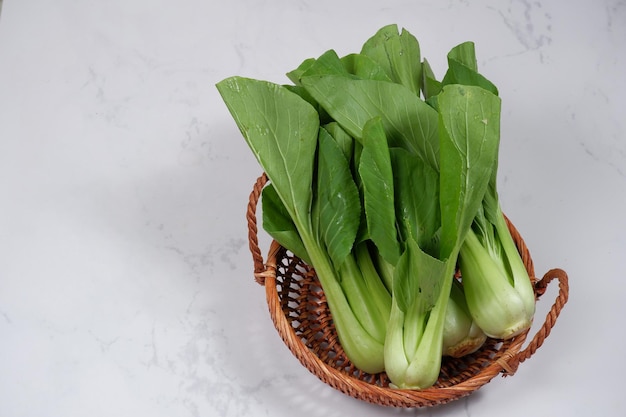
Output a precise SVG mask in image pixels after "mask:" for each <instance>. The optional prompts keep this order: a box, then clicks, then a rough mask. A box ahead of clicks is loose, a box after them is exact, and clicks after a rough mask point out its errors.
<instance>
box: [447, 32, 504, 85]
mask: <svg viewBox="0 0 626 417" xmlns="http://www.w3.org/2000/svg"><path fill="white" fill-rule="evenodd" d="M442 84H443V85H448V84H463V85H473V86H477V87H482V88H484V89H485V90H487V91H489V92H491V93H493V94H495V95H498V89H497V88H496V86H495V85H494V84H493V83H492V82H491V81H489V80H488V79H487V78H485V77H484V76H483V75H482V74H480V73H479V72H478V65H477V63H476V54H475V51H474V43H473V42H465V43H462V44H460V45H457V46H455V47H454V48H453V49H452V50H451V51H450V52H449V53H448V71H447V72H446V75H445V76H444V77H443V80H442Z"/></svg>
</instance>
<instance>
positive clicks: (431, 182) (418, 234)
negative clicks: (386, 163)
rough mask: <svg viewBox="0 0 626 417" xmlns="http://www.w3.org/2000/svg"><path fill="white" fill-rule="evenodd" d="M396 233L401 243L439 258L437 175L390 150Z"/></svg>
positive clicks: (402, 152) (400, 151)
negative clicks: (411, 243) (407, 242)
mask: <svg viewBox="0 0 626 417" xmlns="http://www.w3.org/2000/svg"><path fill="white" fill-rule="evenodd" d="M390 152H391V161H392V165H393V176H394V188H395V206H396V218H397V222H398V230H399V232H400V236H401V240H402V241H403V242H406V241H408V240H409V239H413V240H415V241H416V242H417V244H418V245H419V246H420V248H422V250H424V251H425V252H427V253H429V254H431V255H433V256H438V255H439V249H438V247H436V245H435V242H434V236H435V233H436V232H437V230H438V229H439V227H440V224H441V215H440V212H439V174H438V173H436V172H435V171H434V170H433V169H432V168H431V167H430V166H429V165H427V164H426V163H424V161H422V160H421V159H420V158H418V157H417V156H415V155H413V154H411V153H409V152H407V151H406V150H404V149H400V148H393V149H391V151H390Z"/></svg>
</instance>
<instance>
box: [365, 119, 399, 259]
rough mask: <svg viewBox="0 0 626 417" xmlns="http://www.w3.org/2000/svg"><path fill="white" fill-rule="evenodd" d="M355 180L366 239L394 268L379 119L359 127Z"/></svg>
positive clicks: (389, 181) (389, 174) (387, 161)
mask: <svg viewBox="0 0 626 417" xmlns="http://www.w3.org/2000/svg"><path fill="white" fill-rule="evenodd" d="M359 177H360V178H361V186H362V189H363V200H364V208H365V218H366V222H367V230H368V234H369V237H370V239H371V240H372V241H373V242H374V243H375V244H376V247H377V248H378V251H379V252H380V254H381V256H382V257H383V258H384V259H385V260H386V261H387V262H389V263H390V264H392V265H395V264H396V262H397V261H398V257H399V256H400V247H399V244H398V237H397V234H396V216H395V212H394V188H393V171H392V168H391V157H390V155H389V147H388V145H387V138H386V137H385V131H384V129H383V125H382V122H381V120H380V118H375V119H372V120H370V121H369V122H367V123H366V124H365V126H364V127H363V151H362V152H361V159H360V163H359Z"/></svg>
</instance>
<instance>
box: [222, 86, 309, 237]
mask: <svg viewBox="0 0 626 417" xmlns="http://www.w3.org/2000/svg"><path fill="white" fill-rule="evenodd" d="M217 89H218V91H219V92H220V94H221V95H222V98H223V99H224V102H225V103H226V106H227V107H228V109H229V111H230V112H231V114H232V116H233V118H234V119H235V122H236V123H237V126H238V127H239V130H240V131H241V133H242V135H243V137H244V138H245V140H246V142H247V143H248V146H249V147H250V149H251V150H252V152H253V153H254V155H255V157H256V158H257V160H258V161H259V163H260V165H261V167H263V170H264V171H265V172H266V174H267V176H268V177H269V179H270V181H271V182H272V184H273V185H274V188H275V189H276V192H277V193H278V195H279V196H280V199H281V200H282V202H283V204H284V205H285V208H286V209H287V211H288V212H289V215H290V217H291V218H292V219H293V221H294V223H296V225H298V227H299V230H300V227H304V228H308V225H309V224H310V218H309V212H310V208H311V202H312V192H311V183H312V181H313V168H314V161H315V149H316V147H317V136H318V131H319V119H318V114H317V112H316V111H315V109H314V108H313V107H312V106H311V105H310V104H309V103H308V102H307V101H306V100H304V99H302V98H301V97H300V96H298V95H297V94H294V93H292V92H290V91H289V90H287V89H286V88H285V87H282V86H280V85H277V84H272V83H269V82H266V81H258V80H252V79H249V78H242V77H231V78H227V79H225V80H223V81H221V82H219V83H218V84H217ZM300 232H301V233H302V232H303V231H302V230H300Z"/></svg>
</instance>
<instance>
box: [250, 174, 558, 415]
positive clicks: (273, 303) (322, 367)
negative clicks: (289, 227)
mask: <svg viewBox="0 0 626 417" xmlns="http://www.w3.org/2000/svg"><path fill="white" fill-rule="evenodd" d="M267 181H268V179H267V176H266V175H265V174H262V175H261V176H260V177H259V178H258V179H257V181H256V183H255V185H254V187H253V190H252V192H251V194H250V200H249V204H248V212H247V218H248V226H249V233H248V235H249V245H250V251H251V253H252V256H253V261H254V265H255V269H254V270H255V273H254V277H255V280H256V281H257V282H258V283H259V284H261V285H264V286H265V292H266V301H267V305H268V308H269V312H270V317H271V319H272V322H273V323H274V326H275V328H276V330H277V332H278V333H279V335H280V337H281V339H282V340H283V342H284V343H285V345H286V346H287V347H288V348H289V350H290V351H291V353H292V354H293V355H294V356H295V357H296V358H297V359H298V360H299V362H300V363H301V364H302V365H303V366H304V367H305V368H307V369H308V370H309V372H311V373H312V374H314V375H315V376H317V377H318V378H319V379H320V380H321V381H322V382H324V383H325V384H327V385H329V386H331V387H333V388H335V389H337V390H339V391H341V392H343V393H344V394H346V395H349V396H351V397H353V398H356V399H360V400H363V401H366V402H369V403H372V404H378V405H384V406H394V407H404V408H413V407H430V406H435V405H441V404H445V403H448V402H450V401H453V400H456V399H460V398H462V397H465V396H467V395H469V394H471V393H473V392H474V391H476V390H477V389H479V388H481V387H482V386H484V385H485V384H487V383H488V382H490V381H491V380H492V379H493V378H494V377H496V376H497V375H503V376H507V375H513V374H514V373H515V372H516V371H517V368H518V366H519V364H520V363H521V362H523V361H524V360H526V359H528V358H529V357H530V356H532V355H533V354H534V353H535V351H536V350H537V349H538V348H539V347H540V346H541V345H542V344H543V341H544V340H545V338H546V337H547V336H548V335H549V333H550V330H551V328H552V327H553V326H554V323H555V322H556V318H557V317H558V315H559V313H560V311H561V309H562V308H563V306H564V305H565V303H566V302H567V298H568V293H569V286H568V278H567V274H566V273H565V271H563V270H561V269H552V270H550V271H548V273H546V274H545V275H544V276H543V278H542V279H541V280H538V279H537V278H536V277H535V271H534V265H533V261H532V258H531V256H530V251H529V250H528V248H527V246H526V244H525V242H524V240H523V238H522V236H521V235H520V234H519V232H518V230H517V229H516V228H515V226H514V225H513V224H512V222H511V221H510V220H509V219H508V217H506V216H505V220H506V222H507V225H508V227H509V230H510V232H511V235H512V236H513V239H514V241H515V243H516V245H517V247H518V250H519V252H520V255H521V256H522V261H523V262H524V265H525V267H526V269H527V271H528V273H529V276H530V278H531V282H532V283H533V288H534V291H535V296H536V301H537V300H538V299H539V297H540V296H541V295H542V294H543V293H544V292H545V290H546V287H547V285H548V284H549V283H550V281H552V279H553V278H557V279H558V282H559V294H558V296H557V299H556V301H555V303H554V304H553V306H552V308H551V310H550V312H549V313H548V314H547V316H546V320H545V322H544V324H543V325H542V327H541V328H540V329H539V331H537V333H536V334H535V336H534V337H533V339H532V340H531V342H530V343H529V344H528V345H527V346H526V348H525V349H524V350H522V345H523V344H524V342H525V341H526V339H527V336H528V333H529V331H530V329H527V330H526V331H524V332H523V333H521V334H519V335H518V336H516V337H514V338H512V339H510V341H509V342H510V344H509V346H508V347H507V348H505V349H504V350H502V351H499V353H501V354H500V355H498V356H499V357H498V358H497V359H495V360H493V361H492V362H491V363H489V364H488V365H487V366H485V367H483V368H482V369H481V370H480V371H479V372H478V373H477V374H475V375H473V376H471V377H469V378H467V379H465V380H463V381H461V382H459V383H456V384H453V385H451V386H448V387H430V388H426V389H422V390H407V389H398V388H392V387H382V386H379V385H376V384H373V383H371V382H368V381H363V380H361V379H359V378H356V377H354V376H352V375H348V374H347V373H345V372H343V371H341V370H339V369H337V368H334V367H332V366H330V365H329V364H327V363H326V362H324V361H323V360H322V359H321V358H319V357H318V356H317V355H316V354H315V353H314V352H313V351H312V350H311V349H309V348H308V347H307V346H306V345H305V344H304V343H303V341H302V340H301V339H300V337H299V336H298V335H297V334H296V333H295V329H294V328H293V327H292V326H291V324H290V323H289V321H288V319H287V317H286V315H285V312H284V311H283V309H282V307H281V303H280V296H279V294H278V290H277V280H276V277H277V276H276V274H277V264H278V261H277V256H278V254H279V252H280V249H281V248H282V247H281V246H280V244H279V243H278V242H276V241H275V240H272V241H271V244H270V248H269V251H268V254H267V262H264V261H263V257H262V255H261V254H260V249H259V246H258V237H257V233H258V229H257V226H256V207H257V203H258V199H259V197H260V194H261V190H262V188H263V187H264V186H265V184H266V183H267Z"/></svg>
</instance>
